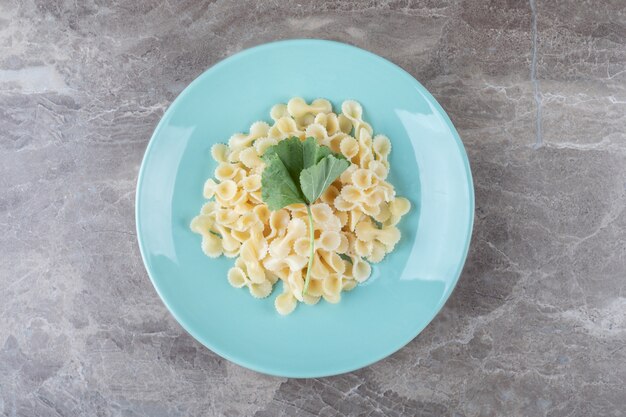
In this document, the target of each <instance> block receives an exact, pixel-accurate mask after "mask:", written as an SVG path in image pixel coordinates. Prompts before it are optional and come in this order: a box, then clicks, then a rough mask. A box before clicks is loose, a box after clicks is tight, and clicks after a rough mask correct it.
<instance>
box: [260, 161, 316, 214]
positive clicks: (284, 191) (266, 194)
mask: <svg viewBox="0 0 626 417" xmlns="http://www.w3.org/2000/svg"><path fill="white" fill-rule="evenodd" d="M264 159H265V163H266V166H265V169H264V170H263V175H262V176H261V198H263V201H264V202H265V204H267V206H268V207H269V209H270V210H279V209H281V208H283V207H285V206H288V205H290V204H296V203H305V204H306V201H305V200H304V198H303V196H302V192H301V191H300V186H299V184H296V183H295V182H294V181H293V179H292V178H291V176H290V175H289V171H288V169H287V167H286V166H285V164H284V162H283V160H282V159H281V158H280V157H279V156H278V155H276V154H274V155H268V156H267V158H264Z"/></svg>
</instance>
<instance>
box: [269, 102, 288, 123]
mask: <svg viewBox="0 0 626 417" xmlns="http://www.w3.org/2000/svg"><path fill="white" fill-rule="evenodd" d="M288 116H289V112H288V111H287V105H286V104H283V103H278V104H275V105H274V106H273V107H272V109H271V110H270V117H271V118H272V120H274V121H277V120H278V119H280V118H282V117H288Z"/></svg>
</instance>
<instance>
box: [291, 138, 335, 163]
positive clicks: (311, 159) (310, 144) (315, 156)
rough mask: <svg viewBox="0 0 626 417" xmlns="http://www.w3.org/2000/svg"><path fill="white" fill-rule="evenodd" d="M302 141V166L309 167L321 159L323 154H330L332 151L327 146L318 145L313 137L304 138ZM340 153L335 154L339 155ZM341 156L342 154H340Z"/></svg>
mask: <svg viewBox="0 0 626 417" xmlns="http://www.w3.org/2000/svg"><path fill="white" fill-rule="evenodd" d="M301 143H302V165H303V166H302V168H303V169H305V168H309V167H312V166H313V165H315V164H317V163H318V162H319V161H321V160H322V159H323V158H324V157H325V156H327V155H330V154H331V153H332V151H331V150H330V148H329V147H328V146H320V145H318V144H317V140H315V138H311V137H309V138H306V140H305V141H304V142H301ZM339 155H340V154H335V156H337V157H339ZM341 157H343V155H341Z"/></svg>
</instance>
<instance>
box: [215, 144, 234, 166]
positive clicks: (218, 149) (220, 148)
mask: <svg viewBox="0 0 626 417" xmlns="http://www.w3.org/2000/svg"><path fill="white" fill-rule="evenodd" d="M229 153H230V148H229V147H228V145H225V144H223V143H216V144H215V145H213V146H211V156H212V157H213V159H214V160H215V161H216V162H219V163H226V162H228V154H229Z"/></svg>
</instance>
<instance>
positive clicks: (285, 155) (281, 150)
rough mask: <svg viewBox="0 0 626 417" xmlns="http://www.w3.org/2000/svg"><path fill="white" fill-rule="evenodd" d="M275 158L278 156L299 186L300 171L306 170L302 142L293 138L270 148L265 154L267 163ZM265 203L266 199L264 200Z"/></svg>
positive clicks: (264, 158)
mask: <svg viewBox="0 0 626 417" xmlns="http://www.w3.org/2000/svg"><path fill="white" fill-rule="evenodd" d="M274 156H278V158H279V159H280V161H281V162H282V163H283V165H284V166H285V168H286V169H287V172H288V173H289V176H290V177H291V179H292V180H293V182H294V184H296V185H299V181H300V171H302V170H303V169H304V163H303V162H302V161H303V150H302V142H301V141H300V139H298V138H297V137H295V136H294V137H291V138H289V139H284V140H281V141H280V142H278V143H277V144H276V145H274V146H270V147H269V148H268V149H267V150H266V151H265V153H264V154H263V160H264V161H265V163H267V162H268V160H269V159H271V158H273V157H274ZM263 200H264V201H265V199H263Z"/></svg>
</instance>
